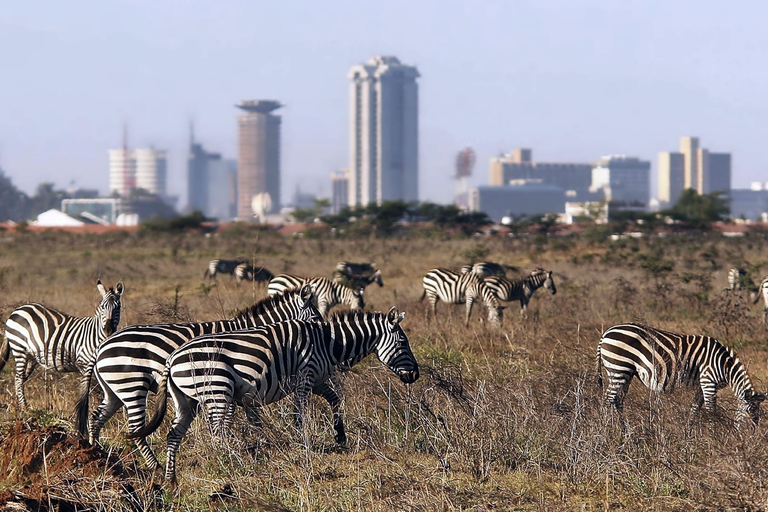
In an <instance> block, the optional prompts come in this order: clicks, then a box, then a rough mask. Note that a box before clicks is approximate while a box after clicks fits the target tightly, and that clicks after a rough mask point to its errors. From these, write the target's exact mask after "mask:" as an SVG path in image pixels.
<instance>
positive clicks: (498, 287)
mask: <svg viewBox="0 0 768 512" xmlns="http://www.w3.org/2000/svg"><path fill="white" fill-rule="evenodd" d="M484 281H485V284H486V286H488V288H490V289H491V290H493V293H494V294H495V295H496V297H497V298H498V299H499V300H501V301H504V302H509V301H513V300H519V301H520V312H521V313H523V314H524V313H525V310H526V309H527V308H528V302H529V301H530V300H531V296H532V295H533V292H535V291H536V290H538V289H539V288H541V287H542V286H543V287H545V288H546V289H547V290H549V291H550V292H551V293H552V295H554V294H556V293H557V287H556V286H555V281H554V279H552V271H551V270H534V271H533V272H532V273H531V275H529V276H526V277H523V278H521V279H508V278H506V277H496V276H491V277H486V278H485V279H484Z"/></svg>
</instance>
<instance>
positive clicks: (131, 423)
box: [112, 393, 160, 470]
mask: <svg viewBox="0 0 768 512" xmlns="http://www.w3.org/2000/svg"><path fill="white" fill-rule="evenodd" d="M136 398H137V400H136V401H131V402H128V403H127V404H126V406H125V408H126V414H127V415H128V432H130V433H131V434H133V433H134V432H136V431H137V430H139V429H141V428H143V427H144V425H145V424H146V423H147V395H146V393H144V394H143V396H138V397H136ZM112 414H114V412H113V413H112ZM134 441H135V442H136V447H137V448H138V449H139V452H141V455H142V457H144V461H145V462H146V463H147V467H148V468H149V469H152V470H155V469H157V468H158V467H160V462H158V460H157V456H156V455H155V452H153V451H152V448H151V447H150V446H149V443H148V442H147V438H146V437H138V438H136V439H135V440H134Z"/></svg>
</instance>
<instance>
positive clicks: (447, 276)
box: [419, 268, 504, 326]
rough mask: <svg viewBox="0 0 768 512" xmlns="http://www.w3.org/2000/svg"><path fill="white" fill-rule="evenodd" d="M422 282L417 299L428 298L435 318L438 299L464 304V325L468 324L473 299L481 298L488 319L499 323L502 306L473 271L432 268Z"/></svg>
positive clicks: (501, 316)
mask: <svg viewBox="0 0 768 512" xmlns="http://www.w3.org/2000/svg"><path fill="white" fill-rule="evenodd" d="M423 284H424V292H423V293H422V294H421V298H420V299H419V300H424V297H428V298H429V305H430V306H432V313H433V314H434V316H435V318H437V302H438V301H439V300H442V301H443V302H447V303H448V304H466V308H467V319H466V323H465V325H466V326H469V317H470V315H471V314H472V305H473V304H474V302H475V300H477V299H482V300H483V302H484V303H485V306H486V307H487V308H488V321H490V322H491V323H492V324H494V325H501V322H502V320H503V316H504V313H503V310H504V306H500V305H499V301H498V299H497V298H496V295H494V293H493V290H491V289H490V288H489V287H488V286H486V285H485V283H484V282H483V280H482V279H480V278H479V277H477V276H476V275H475V274H474V273H472V272H468V273H465V274H458V273H456V272H454V271H452V270H448V269H446V268H433V269H432V270H430V271H429V272H427V275H425V276H424V280H423Z"/></svg>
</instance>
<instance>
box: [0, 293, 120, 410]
mask: <svg viewBox="0 0 768 512" xmlns="http://www.w3.org/2000/svg"><path fill="white" fill-rule="evenodd" d="M96 288H97V289H98V290H99V293H100V294H101V302H100V303H99V306H98V307H97V308H96V312H95V314H94V316H92V317H77V316H70V315H68V314H66V313H62V312H60V311H57V310H55V309H53V308H49V307H48V306H45V305H43V304H37V303H35V304H24V305H23V306H20V307H19V308H17V309H16V310H15V311H14V312H13V313H11V316H9V317H8V320H6V322H5V336H4V338H3V343H2V347H0V370H2V369H3V367H4V366H5V364H6V362H7V361H8V357H9V355H10V353H13V358H14V359H15V362H16V370H15V372H14V375H13V384H14V387H15V389H16V400H17V401H18V404H19V408H20V409H22V410H24V409H26V408H27V399H26V397H25V396H24V383H25V382H26V381H27V379H29V377H30V376H31V375H32V372H33V371H34V370H35V368H36V366H38V365H39V366H41V367H42V368H43V369H44V370H46V371H49V370H55V371H57V372H78V373H80V374H81V375H83V372H84V371H85V369H86V367H87V364H88V361H89V360H90V359H91V358H92V357H93V354H94V352H96V349H97V348H98V346H99V345H100V344H101V342H102V341H104V340H105V339H106V338H107V337H108V336H109V335H111V334H112V333H113V332H115V331H116V330H117V326H118V325H119V324H120V311H121V308H122V295H123V292H124V291H125V287H124V286H123V283H122V282H120V283H118V284H117V286H115V288H109V289H106V288H105V287H104V285H103V284H101V280H98V281H97V282H96ZM81 385H84V381H81Z"/></svg>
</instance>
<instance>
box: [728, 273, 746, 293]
mask: <svg viewBox="0 0 768 512" xmlns="http://www.w3.org/2000/svg"><path fill="white" fill-rule="evenodd" d="M746 278H747V271H746V270H744V269H742V268H732V269H730V270H729V271H728V289H729V290H741V288H742V284H743V281H744V280H745V279H746Z"/></svg>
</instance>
